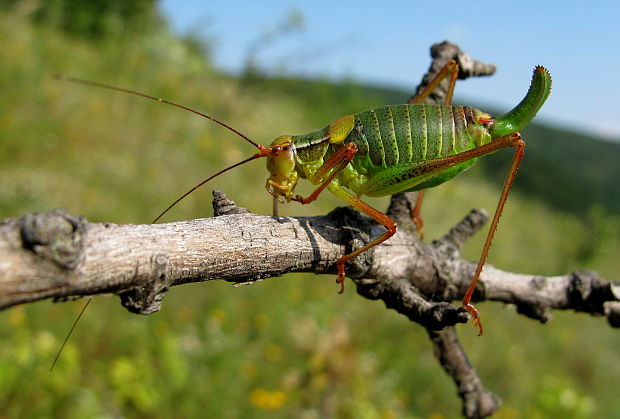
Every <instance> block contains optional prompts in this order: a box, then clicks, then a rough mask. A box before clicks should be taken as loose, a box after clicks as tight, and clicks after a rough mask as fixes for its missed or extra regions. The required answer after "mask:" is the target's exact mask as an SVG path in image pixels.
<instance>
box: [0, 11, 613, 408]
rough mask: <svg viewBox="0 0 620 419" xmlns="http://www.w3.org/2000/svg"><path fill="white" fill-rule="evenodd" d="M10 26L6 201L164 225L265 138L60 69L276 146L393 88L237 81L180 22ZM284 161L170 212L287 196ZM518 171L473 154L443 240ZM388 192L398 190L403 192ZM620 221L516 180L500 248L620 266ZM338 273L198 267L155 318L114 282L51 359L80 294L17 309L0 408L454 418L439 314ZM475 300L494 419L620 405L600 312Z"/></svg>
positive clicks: (0, 377)
mask: <svg viewBox="0 0 620 419" xmlns="http://www.w3.org/2000/svg"><path fill="white" fill-rule="evenodd" d="M0 39H2V40H3V48H0V83H1V85H0V87H1V91H2V97H3V101H2V102H3V105H4V106H3V111H2V112H1V113H0V142H1V144H2V147H0V177H1V179H2V181H1V183H0V216H1V217H3V218H4V217H18V216H21V215H23V214H24V213H27V212H35V211H45V210H49V209H51V208H55V207H64V208H67V210H68V211H70V212H72V213H78V214H82V215H84V216H86V217H87V218H88V219H89V220H91V221H110V222H116V223H145V222H149V221H150V220H151V219H152V218H153V217H154V216H155V215H156V214H158V213H159V212H160V211H161V209H162V208H164V207H165V206H166V205H167V204H169V203H170V201H172V200H173V199H174V198H176V197H177V196H178V195H179V194H180V193H181V192H183V191H184V190H186V189H187V188H188V187H190V186H192V185H193V184H195V183H196V182H197V181H199V180H201V179H203V178H204V177H205V176H207V175H209V174H211V173H213V172H214V171H215V170H218V169H219V168H221V167H223V166H225V165H227V164H231V163H233V162H235V161H237V160H240V159H241V158H243V157H245V156H249V155H250V154H251V153H253V152H254V150H253V149H252V147H251V146H249V145H247V144H244V143H243V142H242V141H240V140H239V139H238V138H237V137H235V136H234V135H232V134H230V133H228V132H226V131H225V130H223V129H221V128H219V127H217V126H215V125H214V124H210V123H209V122H207V121H204V120H201V119H199V118H197V117H195V116H194V115H191V114H189V113H182V112H180V111H179V110H177V109H173V108H170V107H166V106H162V105H161V104H158V103H154V102H152V103H151V102H149V101H144V100H141V99H139V98H135V97H131V96H129V95H121V94H118V93H114V92H108V91H103V90H97V89H91V88H86V87H84V86H78V85H72V84H68V83H62V82H58V81H55V80H54V79H53V78H52V75H53V74H66V75H72V76H76V77H81V78H86V79H90V80H97V81H102V82H106V83H112V84H115V85H119V86H124V87H129V88H132V89H136V90H140V91H144V92H147V93H150V94H153V95H157V96H162V97H166V98H168V99H171V100H175V101H178V102H181V103H183V104H185V105H188V106H191V107H195V108H197V109H201V110H205V111H207V112H208V113H210V114H212V115H214V116H216V117H218V118H220V119H222V120H224V121H227V122H228V123H230V124H231V125H232V126H234V127H236V128H238V129H239V130H241V131H242V132H244V133H247V134H248V135H250V136H251V137H252V138H254V139H256V140H257V141H259V142H263V143H268V142H270V141H271V139H272V138H274V137H275V136H277V135H280V134H283V133H300V132H307V131H310V130H313V129H316V128H317V127H320V126H322V125H323V124H325V123H327V122H329V121H330V120H332V119H334V118H336V117H338V116H341V115H343V114H345V113H346V112H352V111H356V110H361V109H364V108H368V107H371V106H376V105H378V104H379V103H374V101H378V99H377V98H371V99H368V100H366V99H365V96H364V95H363V94H362V93H361V90H359V89H357V90H356V87H355V86H354V84H352V83H351V84H350V87H351V90H350V91H351V96H347V97H345V98H343V97H340V96H337V95H333V94H332V90H331V89H333V87H332V86H331V85H330V84H329V83H327V82H324V81H317V82H316V83H314V84H310V85H309V88H312V89H315V91H314V92H313V94H314V95H316V96H315V97H323V99H322V100H323V101H321V102H320V103H316V101H312V102H311V103H310V102H309V101H307V100H305V99H304V95H303V92H295V93H294V94H287V90H286V89H278V90H276V89H269V88H268V87H265V86H259V87H256V86H253V85H248V83H244V82H239V81H237V80H235V79H232V78H230V77H227V76H225V75H222V74H220V73H218V72H217V71H215V70H214V69H213V68H211V67H210V66H209V64H208V62H205V60H204V59H203V58H201V57H199V56H197V55H195V54H194V53H193V52H192V50H190V49H188V48H187V47H186V45H185V44H183V43H182V42H180V41H179V40H177V39H175V38H174V37H172V36H171V35H169V34H167V33H166V32H165V31H162V32H158V33H155V34H151V35H148V36H144V37H136V39H131V40H128V39H124V40H122V41H121V40H115V41H108V42H86V41H81V40H80V39H77V38H75V37H71V38H70V37H67V36H66V35H63V34H61V33H58V32H56V31H54V30H52V29H50V28H46V27H45V26H44V25H43V26H32V25H30V24H29V23H27V22H26V21H25V20H24V19H21V17H20V16H19V15H14V14H13V15H1V16H0ZM419 77H420V75H412V80H418V79H419ZM321 92H323V93H322V94H321ZM306 97H307V96H306ZM350 108H353V109H350ZM509 154H510V153H509V152H508V153H507V154H505V156H506V159H510V157H509ZM526 158H527V157H526ZM266 176H267V175H266V171H265V169H264V166H263V164H261V163H256V164H250V165H247V166H245V167H242V168H240V169H238V170H236V171H233V172H230V173H229V174H228V175H227V176H224V177H222V178H219V179H217V180H216V181H214V182H213V184H212V185H210V187H208V188H206V189H205V190H203V191H202V192H199V193H196V194H195V195H194V196H192V197H190V198H189V199H188V200H187V201H185V202H184V203H183V204H182V205H180V206H179V207H177V208H175V210H174V211H173V212H172V213H171V214H170V215H169V216H168V219H189V218H196V217H203V216H208V215H209V214H210V200H211V199H210V198H211V197H210V193H209V189H210V188H218V189H222V190H224V191H226V192H227V193H228V194H229V196H230V197H231V198H232V199H234V200H235V201H236V202H237V203H238V204H239V205H241V206H245V207H248V208H250V209H251V210H252V211H254V212H257V213H263V214H269V213H270V207H271V201H270V199H269V197H268V195H267V194H266V193H265V192H264V189H263V179H264V178H266ZM541 176H543V174H541ZM502 178H503V174H502V175H501V176H499V177H498V179H493V181H491V180H489V179H486V178H485V174H484V172H483V171H482V170H480V169H479V168H474V169H473V170H471V171H470V172H468V173H467V174H464V175H463V176H461V177H460V178H459V179H456V180H454V181H452V182H449V183H448V184H446V185H442V186H441V187H439V188H436V189H435V190H433V191H432V192H430V193H429V194H428V201H427V203H426V206H425V208H424V218H425V225H426V231H427V237H429V238H433V237H437V236H438V235H440V234H443V233H444V232H445V231H446V230H447V229H448V228H449V227H450V226H452V225H453V224H454V223H455V222H456V221H458V219H460V218H461V217H462V216H463V215H464V214H465V213H466V212H467V211H468V210H469V208H470V207H472V206H477V207H484V208H487V209H489V210H492V209H493V208H494V207H495V203H496V200H497V198H498V188H499V185H500V183H501V180H502ZM256 179H260V181H259V182H257V180H256ZM563 186H564V185H557V187H558V188H560V187H563ZM371 202H372V203H373V204H375V205H377V206H378V207H379V208H384V207H385V205H386V202H387V200H386V199H381V200H371ZM336 205H341V203H340V202H339V201H337V200H336V199H334V198H333V197H330V196H325V197H322V198H321V199H320V200H319V201H318V202H317V203H316V204H313V205H310V206H305V207H300V206H296V205H293V204H291V205H288V206H285V207H283V208H282V210H283V213H284V214H285V215H286V214H288V215H316V214H324V213H326V212H327V211H329V210H330V209H332V208H333V207H334V206H336ZM619 230H620V227H619V225H618V221H617V218H616V217H609V216H608V214H607V213H606V212H605V211H604V210H601V209H600V208H599V207H597V206H596V205H595V206H593V207H592V209H591V210H590V211H589V212H588V213H587V214H583V217H581V218H580V217H576V216H574V215H570V214H568V213H564V212H562V211H558V210H551V209H549V207H547V206H546V205H545V204H544V203H541V202H540V201H537V200H532V199H529V198H528V196H525V195H524V194H522V193H516V194H514V195H513V196H511V198H510V200H509V203H508V206H507V208H506V210H505V213H504V217H503V218H502V222H501V225H500V229H499V231H498V234H497V236H496V239H495V241H494V246H493V249H492V251H491V255H490V261H491V263H493V264H494V265H495V266H498V267H500V268H502V269H506V270H514V271H518V272H532V273H537V274H542V275H555V274H564V273H567V272H569V271H570V270H573V269H578V268H591V269H596V270H597V271H599V272H600V273H601V274H602V275H604V276H606V277H608V278H614V277H617V272H618V271H619V268H620V266H619V264H620V261H619V258H618V257H617V256H618V254H620V252H619V250H620V243H619V241H620V239H619V236H620V235H619V234H618V232H619ZM483 236H484V235H483V234H479V235H478V236H477V237H476V238H475V239H473V240H472V241H471V243H468V245H467V247H466V248H465V249H464V255H465V257H468V258H470V259H472V260H474V259H476V258H477V257H478V253H479V251H480V248H481V243H482V240H483ZM333 279H334V278H333V277H331V276H312V275H290V276H287V277H286V278H283V279H281V280H270V281H264V282H262V283H259V284H257V285H254V286H246V287H239V288H233V287H231V286H230V285H229V284H224V283H216V282H210V283H206V284H193V285H186V286H183V287H177V288H174V289H173V290H172V291H171V292H170V293H169V295H168V296H167V297H166V300H165V304H164V305H163V310H162V312H160V313H157V314H155V315H152V316H149V317H138V316H134V315H130V314H129V313H127V312H126V311H125V310H124V309H122V308H121V307H120V305H119V304H118V300H117V299H116V298H97V299H96V301H95V302H94V304H92V305H91V307H90V309H89V311H88V312H87V313H86V315H85V317H84V319H83V320H82V322H81V324H80V325H79V326H78V328H77V330H76V332H75V335H74V336H73V338H72V340H71V341H70V343H69V344H68V346H67V348H66V349H65V352H64V354H63V356H62V358H61V360H60V362H59V364H58V365H57V367H56V370H55V371H54V372H53V373H51V374H50V373H49V372H48V369H49V366H50V364H51V361H52V359H53V357H54V355H55V352H56V351H57V349H58V347H59V345H60V343H61V341H62V339H63V338H64V334H65V333H66V332H67V330H68V329H69V327H70V325H71V322H72V321H73V319H74V318H75V316H76V315H77V313H78V312H79V310H80V308H81V305H82V302H81V301H80V302H75V303H65V304H51V303H50V302H48V301H44V302H40V303H36V304H31V305H27V306H22V307H16V308H12V309H9V310H6V311H3V312H0V338H1V339H2V345H0V406H2V409H1V410H0V412H1V413H0V416H1V417H10V418H26V417H28V418H29V417H67V418H74V417H75V418H78V417H79V418H82V417H102V418H105V417H119V416H127V417H162V418H163V417H171V416H174V417H180V418H182V417H196V416H204V417H223V418H228V417H230V418H236V417H308V418H312V417H323V416H329V415H333V416H338V417H355V418H358V417H386V418H390V417H433V418H441V417H454V416H457V415H458V413H459V411H460V403H459V399H458V398H457V396H456V393H455V389H454V387H453V384H452V382H451V381H450V380H449V379H448V378H447V376H446V375H445V374H444V372H443V371H442V370H441V369H440V368H439V366H438V365H437V363H436V362H435V360H434V358H433V355H432V352H431V349H430V345H429V343H428V341H427V338H426V335H425V333H424V331H423V330H421V329H420V328H419V327H417V326H416V325H413V324H411V323H410V322H408V321H407V320H406V319H404V318H403V317H401V316H399V315H397V314H396V313H394V312H392V311H389V310H386V309H385V308H384V307H383V305H382V304H380V303H376V302H370V301H367V300H364V299H361V298H359V297H358V296H357V295H355V293H354V292H353V290H352V287H351V286H349V287H348V290H347V291H348V292H346V293H345V294H343V295H337V294H336V286H335V284H334V281H333ZM479 308H481V310H482V313H483V316H484V320H485V326H486V329H487V330H488V333H487V334H485V336H484V337H483V338H477V337H475V333H474V331H473V329H472V328H471V327H469V326H462V327H460V329H461V338H462V341H463V344H464V345H465V347H466V348H467V350H468V353H469V355H470V356H471V360H472V362H473V364H474V365H475V366H476V368H477V369H478V371H479V372H480V374H481V376H482V378H483V380H484V382H485V383H486V385H487V386H488V387H489V388H490V389H491V390H493V391H494V392H496V393H497V394H499V395H500V396H501V397H502V398H503V400H504V406H505V407H504V408H503V409H502V410H501V411H500V412H499V413H498V414H497V417H500V418H526V417H527V418H538V417H540V418H542V417H549V416H562V417H567V418H585V417H592V416H597V417H614V415H615V414H617V411H618V410H619V409H620V401H618V398H617V395H616V391H615V384H617V383H618V381H619V379H620V363H618V362H617V359H618V357H617V350H616V348H617V347H618V345H619V344H620V338H619V337H618V334H617V332H615V331H613V330H611V329H610V328H609V327H608V326H607V325H606V323H605V322H604V321H603V320H601V319H594V318H591V317H589V316H585V315H582V314H573V313H556V314H555V318H554V320H553V321H552V322H551V323H550V324H548V325H545V326H541V325H539V324H537V323H535V322H533V321H531V320H528V319H525V318H523V317H521V316H518V315H516V314H515V312H514V309H513V308H511V307H502V306H500V305H498V304H481V305H480V307H479Z"/></svg>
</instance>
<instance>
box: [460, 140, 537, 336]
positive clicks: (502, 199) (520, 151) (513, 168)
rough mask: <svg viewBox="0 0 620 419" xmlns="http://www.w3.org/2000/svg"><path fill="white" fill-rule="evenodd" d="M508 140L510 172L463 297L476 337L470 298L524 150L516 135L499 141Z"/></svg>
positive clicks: (476, 314)
mask: <svg viewBox="0 0 620 419" xmlns="http://www.w3.org/2000/svg"><path fill="white" fill-rule="evenodd" d="M507 137H510V138H508V141H509V142H508V144H507V145H509V146H512V147H516V150H515V154H514V157H513V158H512V165H511V166H510V170H509V171H508V174H507V175H506V180H505V181H504V187H503V188H502V195H501V196H500V198H499V201H498V202H497V208H496V209H495V215H494V216H493V221H492V222H491V227H490V228H489V232H488V234H487V239H486V241H485V243H484V247H483V249H482V254H481V255H480V260H478V266H477V267H476V273H475V274H474V277H473V278H472V280H471V283H470V284H469V287H468V288H467V292H465V296H464V297H463V307H464V308H465V309H466V310H467V311H468V312H469V314H471V316H472V319H473V320H472V324H473V325H474V326H477V327H478V335H481V334H482V332H483V330H484V329H483V327H482V322H481V321H480V313H479V312H478V310H476V308H475V307H474V305H473V304H471V297H472V295H473V294H474V291H475V289H476V284H477V283H478V279H479V278H480V274H481V273H482V268H483V267H484V262H485V261H486V259H487V256H488V254H489V248H490V247H491V242H492V241H493V235H494V234H495V230H497V224H498V223H499V218H500V217H501V215H502V211H503V209H504V204H505V203H506V200H507V199H508V192H510V188H511V187H512V183H513V182H514V180H515V176H516V174H517V169H518V168H519V164H520V163H521V159H522V158H523V152H524V150H525V141H523V140H522V139H521V136H520V135H519V134H518V133H512V134H508V135H507V136H506V137H501V139H504V138H507Z"/></svg>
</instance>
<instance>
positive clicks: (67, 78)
mask: <svg viewBox="0 0 620 419" xmlns="http://www.w3.org/2000/svg"><path fill="white" fill-rule="evenodd" d="M54 78H55V79H56V80H62V81H70V82H72V83H78V84H84V85H86V86H92V87H99V88H102V89H108V90H115V91H117V92H123V93H129V94H130V95H135V96H140V97H144V98H147V99H151V100H154V101H156V102H162V103H166V104H168V105H172V106H176V107H177V108H181V109H185V110H186V111H190V112H193V113H195V114H196V115H200V116H202V117H204V118H207V119H209V120H211V121H213V122H215V123H216V124H219V125H221V126H223V127H224V128H227V129H229V130H230V131H232V132H234V133H235V134H237V135H238V136H239V137H241V138H243V139H244V140H246V141H247V142H248V143H250V144H252V145H253V146H254V147H256V148H258V149H260V148H261V147H263V146H261V145H260V144H258V143H256V142H255V141H252V140H250V138H248V136H247V135H245V134H243V133H241V132H239V131H237V130H236V129H234V128H233V127H231V126H230V125H227V124H225V123H223V122H222V121H219V120H217V119H215V118H214V117H212V116H209V115H207V114H206V113H202V112H200V111H197V110H195V109H192V108H190V107H187V106H183V105H180V104H178V103H174V102H172V101H169V100H167V99H162V98H160V97H155V96H151V95H147V94H146V93H141V92H137V91H135V90H129V89H124V88H122V87H116V86H112V85H110V84H105V83H99V82H96V81H90V80H82V79H77V78H75V77H71V76H62V75H54Z"/></svg>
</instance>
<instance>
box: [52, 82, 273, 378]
mask: <svg viewBox="0 0 620 419" xmlns="http://www.w3.org/2000/svg"><path fill="white" fill-rule="evenodd" d="M54 78H55V79H57V80H62V81H69V82H72V83H78V84H83V85H86V86H91V87H99V88H102V89H108V90H114V91H117V92H122V93H128V94H130V95H134V96H140V97H143V98H146V99H151V100H154V101H156V102H161V103H165V104H167V105H171V106H175V107H177V108H181V109H185V110H186V111H190V112H192V113H195V114H196V115H200V116H202V117H203V118H207V119H209V120H211V121H213V122H215V123H216V124H218V125H221V126H223V127H224V128H226V129H228V130H230V131H232V132H234V133H235V134H237V135H238V136H240V137H241V138H243V139H244V140H246V141H247V142H248V143H250V144H252V145H253V146H254V147H256V148H258V150H259V151H258V153H256V154H254V155H253V156H252V157H249V158H247V159H245V160H242V161H240V162H238V163H235V164H233V165H232V166H228V167H227V168H225V169H223V170H220V171H219V172H217V173H216V174H214V175H213V176H210V177H209V178H207V179H205V180H203V181H202V182H200V183H199V184H198V185H196V186H194V187H193V188H192V189H190V190H189V191H187V192H185V193H184V194H183V195H181V197H180V198H178V199H177V200H176V201H174V202H173V203H172V204H170V205H169V206H168V208H166V209H165V210H164V211H163V212H162V213H161V214H159V215H158V216H157V218H155V219H154V220H153V221H152V224H154V223H156V222H157V221H158V220H159V219H160V218H161V217H163V216H164V214H166V213H167V212H168V211H169V210H170V209H171V208H172V207H174V206H175V205H176V204H178V203H179V202H180V201H181V200H183V198H185V197H186V196H187V195H189V194H191V193H192V192H194V191H195V190H196V189H198V188H200V187H201V186H202V185H204V184H205V183H207V182H208V181H210V180H211V179H213V178H215V177H217V176H219V175H221V174H222V173H224V172H227V171H229V170H230V169H233V168H235V167H237V166H241V165H242V164H245V163H247V162H249V161H251V160H254V159H257V158H260V157H266V156H268V155H270V154H271V153H273V151H272V149H271V148H269V147H265V146H264V145H261V144H258V143H257V142H255V141H252V140H251V139H250V138H249V137H248V136H247V135H245V134H243V133H242V132H240V131H238V130H236V129H235V128H233V127H231V126H230V125H228V124H225V123H224V122H222V121H220V120H218V119H215V118H214V117H212V116H209V115H207V114H205V113H203V112H199V111H197V110H195V109H192V108H190V107H187V106H184V105H181V104H178V103H175V102H172V101H169V100H167V99H162V98H159V97H156V96H151V95H147V94H146V93H141V92H137V91H135V90H129V89H124V88H122V87H116V86H112V85H109V84H105V83H99V82H96V81H90V80H82V79H78V78H75V77H71V76H62V75H55V76H54ZM91 301H92V298H91V299H89V300H88V301H87V302H86V304H84V307H83V308H82V311H80V314H79V315H78V316H77V318H76V319H75V322H74V323H73V326H71V330H69V333H67V337H66V338H65V340H64V342H63V343H62V345H61V347H60V350H59V351H58V353H57V354H56V357H55V358H54V361H53V362H52V366H51V368H50V372H52V371H53V370H54V367H55V366H56V363H57V362H58V359H59V358H60V355H61V354H62V351H63V349H64V348H65V345H66V344H67V342H68V341H69V338H70V337H71V334H72V333H73V330H74V329H75V327H76V326H77V324H78V322H79V321H80V319H81V318H82V315H83V314H84V312H85V311H86V308H87V307H88V305H89V304H90V302H91Z"/></svg>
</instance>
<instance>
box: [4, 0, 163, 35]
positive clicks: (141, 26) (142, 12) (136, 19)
mask: <svg viewBox="0 0 620 419" xmlns="http://www.w3.org/2000/svg"><path fill="white" fill-rule="evenodd" d="M2 9H4V10H5V11H6V12H9V13H16V14H21V15H25V16H28V17H29V18H30V19H32V21H33V22H36V23H38V24H45V25H49V26H53V27H56V28H59V29H61V30H63V31H65V32H67V33H68V34H71V35H77V36H80V37H84V38H88V39H104V38H108V37H117V36H129V35H134V36H135V35H137V34H141V33H147V32H152V31H153V30H154V29H155V28H156V26H158V25H161V24H162V19H161V18H160V17H159V13H158V11H157V8H156V2H155V1H154V0H131V1H126V0H40V1H24V0H0V10H2Z"/></svg>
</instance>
